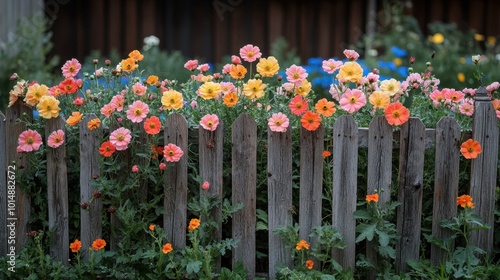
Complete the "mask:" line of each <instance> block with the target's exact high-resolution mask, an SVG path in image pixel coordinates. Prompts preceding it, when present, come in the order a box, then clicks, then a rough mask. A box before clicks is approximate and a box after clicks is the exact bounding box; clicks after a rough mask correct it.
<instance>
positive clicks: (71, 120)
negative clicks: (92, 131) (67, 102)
mask: <svg viewBox="0 0 500 280" xmlns="http://www.w3.org/2000/svg"><path fill="white" fill-rule="evenodd" d="M82 117H83V115H82V113H80V112H73V113H71V116H69V117H68V119H67V120H66V123H67V124H69V125H70V126H74V125H76V124H78V123H79V122H80V121H81V120H82Z"/></svg>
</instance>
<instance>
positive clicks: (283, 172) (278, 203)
mask: <svg viewBox="0 0 500 280" xmlns="http://www.w3.org/2000/svg"><path fill="white" fill-rule="evenodd" d="M267 135H268V136H267V140H268V155H267V172H268V174H267V176H268V179H267V182H268V229H269V246H268V249H269V255H268V256H269V277H270V279H274V278H275V277H276V273H277V272H278V271H277V265H280V264H282V265H285V266H288V267H292V266H293V263H292V257H291V256H292V255H291V249H290V248H285V241H283V240H281V239H280V238H279V237H278V235H277V234H275V233H274V231H275V230H276V229H277V228H280V227H288V226H291V225H292V222H293V221H292V211H294V210H293V204H292V129H291V128H288V129H287V131H286V132H272V131H271V130H270V129H268V130H267Z"/></svg>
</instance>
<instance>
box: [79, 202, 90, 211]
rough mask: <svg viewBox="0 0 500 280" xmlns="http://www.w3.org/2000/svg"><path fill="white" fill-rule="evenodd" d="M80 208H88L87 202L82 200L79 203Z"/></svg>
mask: <svg viewBox="0 0 500 280" xmlns="http://www.w3.org/2000/svg"><path fill="white" fill-rule="evenodd" d="M80 208H82V209H84V210H85V209H88V208H89V204H88V203H87V202H82V203H80Z"/></svg>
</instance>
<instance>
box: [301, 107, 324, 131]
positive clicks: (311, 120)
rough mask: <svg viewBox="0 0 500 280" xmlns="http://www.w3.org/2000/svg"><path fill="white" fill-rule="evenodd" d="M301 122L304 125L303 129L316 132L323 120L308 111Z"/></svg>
mask: <svg viewBox="0 0 500 280" xmlns="http://www.w3.org/2000/svg"><path fill="white" fill-rule="evenodd" d="M300 122H301V123H302V127H303V128H305V129H307V130H309V131H314V130H316V129H317V128H318V127H319V125H320V124H321V118H320V117H319V115H318V114H316V113H314V112H312V111H307V112H306V113H305V114H304V115H303V116H302V118H301V119H300Z"/></svg>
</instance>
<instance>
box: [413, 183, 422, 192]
mask: <svg viewBox="0 0 500 280" xmlns="http://www.w3.org/2000/svg"><path fill="white" fill-rule="evenodd" d="M421 186H422V184H420V183H416V184H415V185H413V188H414V189H415V190H416V191H418V190H419V189H420V187H421Z"/></svg>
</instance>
